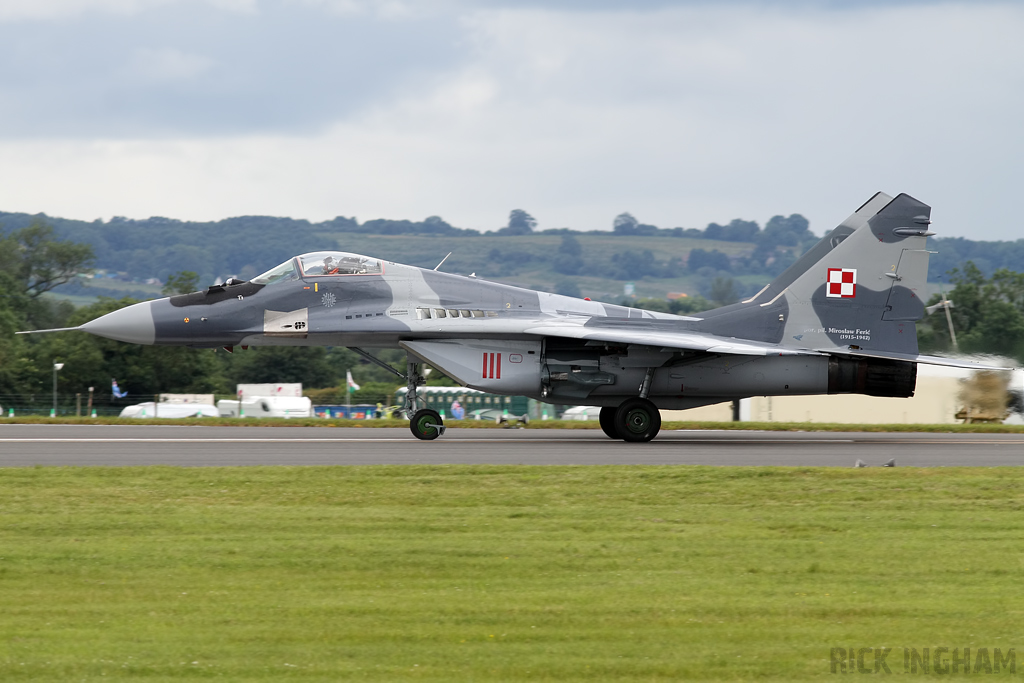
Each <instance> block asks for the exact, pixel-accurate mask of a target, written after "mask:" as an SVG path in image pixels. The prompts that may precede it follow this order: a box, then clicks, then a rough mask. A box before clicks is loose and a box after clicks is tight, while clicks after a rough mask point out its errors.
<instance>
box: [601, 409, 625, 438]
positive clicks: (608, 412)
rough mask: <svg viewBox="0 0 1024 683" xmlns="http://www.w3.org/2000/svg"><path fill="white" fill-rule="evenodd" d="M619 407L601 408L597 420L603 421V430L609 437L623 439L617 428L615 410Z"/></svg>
mask: <svg viewBox="0 0 1024 683" xmlns="http://www.w3.org/2000/svg"><path fill="white" fill-rule="evenodd" d="M617 410H618V408H601V413H600V414H599V415H598V416H597V421H598V422H600V423H601V431H602V432H604V433H605V434H607V435H608V438H609V439H621V438H622V437H621V436H619V432H618V430H617V429H615V412H616V411H617Z"/></svg>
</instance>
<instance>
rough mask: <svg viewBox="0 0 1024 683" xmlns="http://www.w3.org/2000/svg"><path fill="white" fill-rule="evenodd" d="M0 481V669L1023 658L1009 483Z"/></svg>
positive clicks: (411, 672)
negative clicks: (842, 654)
mask: <svg viewBox="0 0 1024 683" xmlns="http://www.w3.org/2000/svg"><path fill="white" fill-rule="evenodd" d="M0 477H2V486H0V515H2V517H0V519H2V520H3V523H2V526H0V601H2V610H3V611H2V614H3V617H2V618H0V680H4V681H10V680H32V681H51V680H52V681H66V680H103V679H105V680H109V679H115V678H120V679H126V680H128V679H130V680H151V681H163V680H167V681H173V680H200V679H210V678H222V679H224V680H240V681H248V680H279V679H280V680H304V681H338V680H378V681H393V680H418V681H470V680H471V681H509V680H538V681H540V680H551V681H577V680H588V681H607V680H615V681H674V680H683V679H687V680H751V679H759V680H772V681H800V680H820V679H829V678H830V674H829V673H828V672H829V654H830V648H831V647H834V646H841V647H846V648H850V647H853V648H861V647H882V646H885V647H893V648H895V649H894V650H893V653H892V655H891V656H890V657H889V666H890V667H891V668H892V670H893V671H894V672H895V673H902V670H903V668H902V654H901V652H902V650H900V649H899V648H902V647H904V646H907V647H916V648H918V649H920V648H923V647H933V648H934V647H937V646H943V647H949V648H950V649H951V650H952V648H954V647H960V648H962V647H971V648H975V651H977V650H976V648H981V647H987V648H989V650H990V651H991V650H992V648H996V647H1002V648H1003V649H1004V651H1005V650H1006V649H1008V648H1011V647H1016V646H1019V645H1020V644H1021V643H1024V621H1022V612H1024V608H1022V606H1021V600H1020V598H1021V592H1022V589H1021V579H1022V573H1024V566H1022V564H1024V553H1022V551H1021V545H1020V539H1021V537H1022V533H1024V529H1022V527H1024V516H1022V509H1024V471H1022V470H1019V469H1011V468H1005V469H1003V468H999V469H980V468H979V469H940V468H935V469H927V470H925V469H909V468H898V469H882V468H875V469H860V470H855V469H839V468H821V469H811V468H711V467H640V466H637V467H543V468H540V467H500V466H446V467H428V466H413V467H404V466H403V467H391V466H376V467H323V468H321V467H305V468H302V467H275V468H269V467H267V468H260V467H246V468H201V469H178V468H167V467H152V468H22V469H5V470H0ZM868 661H869V663H870V659H869V660H868ZM1022 668H1024V667H1022ZM831 678H834V677H831ZM986 678H988V677H986Z"/></svg>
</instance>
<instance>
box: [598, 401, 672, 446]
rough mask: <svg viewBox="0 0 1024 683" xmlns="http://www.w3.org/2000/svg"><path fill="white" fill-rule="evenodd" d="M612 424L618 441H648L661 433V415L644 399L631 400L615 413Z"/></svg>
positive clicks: (654, 406) (655, 407)
mask: <svg viewBox="0 0 1024 683" xmlns="http://www.w3.org/2000/svg"><path fill="white" fill-rule="evenodd" d="M613 424H614V426H615V428H616V430H617V431H618V436H619V438H620V439H625V440H626V441H650V440H651V439H653V438H654V437H656V436H657V435H658V432H659V431H661V413H659V412H658V407H657V406H656V405H654V404H653V403H651V402H650V401H648V400H647V399H646V398H631V399H629V400H628V401H625V402H623V404H622V405H620V406H619V407H618V409H617V410H616V411H615V421H614V423H613ZM606 433H607V432H606Z"/></svg>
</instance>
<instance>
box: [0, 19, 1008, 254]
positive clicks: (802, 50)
mask: <svg viewBox="0 0 1024 683" xmlns="http://www.w3.org/2000/svg"><path fill="white" fill-rule="evenodd" d="M838 4H839V5H842V3H838ZM417 7H418V9H417V10H416V12H418V13H414V14H412V15H404V16H399V15H397V14H392V15H389V16H383V14H382V13H381V12H380V11H378V9H379V8H377V7H376V4H375V3H368V4H360V5H359V6H358V7H353V8H350V9H349V10H346V9H345V8H344V7H340V6H333V5H332V6H330V7H328V6H326V5H323V3H319V4H318V3H314V4H308V3H306V4H303V3H295V4H288V5H282V4H280V3H264V4H261V5H259V6H258V7H257V11H255V12H254V13H252V14H247V15H246V14H232V13H230V12H225V11H223V10H219V9H216V8H211V7H208V6H207V7H206V9H205V10H204V12H205V14H204V15H203V18H204V21H203V22H198V25H199V26H200V27H201V28H198V29H197V28H195V27H192V26H191V24H192V23H193V21H194V19H193V17H192V16H190V17H188V19H187V20H186V19H185V18H183V17H182V16H180V15H178V14H177V13H176V11H175V9H174V8H173V7H162V8H155V9H152V10H148V11H147V12H146V13H144V14H143V15H142V16H140V17H133V18H131V19H125V20H124V22H121V20H111V19H108V20H106V21H104V22H99V23H89V22H91V21H94V20H92V19H88V18H84V19H81V20H79V21H78V22H73V23H72V24H71V25H70V26H72V27H74V30H72V28H70V27H69V28H68V30H67V31H66V32H63V33H62V32H61V31H60V30H58V29H53V32H55V33H56V34H57V37H56V38H53V39H52V40H53V44H54V45H58V46H59V45H60V43H61V40H60V39H66V40H67V41H68V42H69V43H70V44H71V45H72V46H76V47H77V48H79V50H78V51H79V52H80V53H82V54H83V56H80V57H79V58H78V60H77V61H78V62H85V64H82V65H81V67H82V68H81V70H79V71H76V70H74V69H70V71H69V73H67V74H65V73H63V68H64V67H65V66H66V65H68V64H70V63H71V61H73V60H72V59H71V56H70V55H71V54H72V53H73V50H72V49H71V48H70V47H69V48H67V49H66V50H64V51H61V50H57V56H56V57H53V56H52V55H50V56H46V55H45V50H44V51H43V52H44V56H38V57H35V58H30V57H32V56H33V55H36V54H37V53H36V51H34V50H32V49H29V48H30V47H31V44H28V43H25V44H19V45H18V46H17V49H14V50H13V53H14V54H16V55H21V56H22V57H24V59H25V61H23V62H22V64H21V66H16V67H13V68H6V69H5V67H3V66H0V88H2V89H3V92H0V96H2V97H3V98H4V100H5V101H7V102H22V101H28V104H25V105H23V106H21V105H18V106H15V107H13V111H12V108H11V107H8V108H6V109H0V134H5V135H6V140H0V208H3V210H8V211H10V210H30V211H46V212H47V213H50V214H52V215H68V216H72V217H83V218H93V217H96V216H110V215H114V214H119V215H129V216H139V217H145V216H148V215H167V216H174V217H180V218H220V217H224V216H228V215H236V214H254V213H264V214H276V215H291V216H295V217H307V218H313V219H322V218H330V217H333V216H335V215H339V214H344V215H353V214H355V215H357V216H359V217H360V218H363V219H368V218H375V217H380V216H387V217H396V218H397V217H409V218H423V217H425V216H428V215H432V214H439V215H442V216H444V217H445V218H446V219H447V220H449V221H450V222H452V223H453V224H456V225H459V226H464V227H477V228H484V229H490V228H495V227H498V226H500V225H502V224H503V223H504V221H505V219H506V217H507V215H508V211H509V210H510V209H512V208H523V209H526V210H528V211H530V213H532V214H533V215H534V216H536V217H537V218H538V219H539V220H540V222H541V227H542V228H544V227H563V226H568V227H574V228H578V229H594V228H608V227H610V224H611V220H612V218H613V217H614V216H615V215H617V214H618V213H621V212H622V211H630V212H632V213H633V214H634V215H636V216H637V217H638V218H639V219H640V220H642V221H644V222H649V223H654V224H657V225H661V226H665V227H674V226H677V225H682V226H685V227H702V226H703V225H705V224H706V223H707V222H710V221H718V222H722V221H727V220H730V219H732V218H736V217H742V218H747V219H754V220H758V221H761V222H762V223H763V222H764V221H766V220H767V219H768V218H770V217H771V216H772V215H774V214H778V213H782V214H788V213H793V212H800V213H803V214H805V215H807V216H808V217H809V218H810V219H811V221H812V227H813V228H814V229H815V230H816V231H818V232H819V233H820V232H822V231H824V230H826V229H828V228H830V227H831V226H833V225H835V224H836V223H837V222H838V221H840V220H842V219H843V218H845V217H846V216H847V215H848V214H849V213H851V212H852V210H853V209H854V208H856V207H857V206H858V205H859V204H860V203H861V202H862V201H864V200H865V199H867V198H868V197H869V196H870V195H871V194H872V193H873V192H875V191H876V190H884V191H886V192H889V193H896V192H901V191H905V192H909V193H911V194H914V195H915V196H917V197H918V198H919V199H921V200H923V201H925V202H927V203H931V204H933V205H934V206H935V209H936V210H935V214H934V217H935V220H936V228H937V230H938V231H939V232H940V234H944V235H949V234H961V235H968V236H973V237H976V238H977V237H987V238H990V239H994V238H997V237H1001V238H1006V239H1015V238H1016V237H1017V236H1018V235H1017V229H1016V227H1015V225H1014V222H1013V221H1014V220H1015V213H1016V212H1015V205H1014V204H1013V203H1011V201H1010V198H1011V197H1015V195H1016V191H1017V190H1016V184H1017V183H1016V178H1019V177H1020V174H1021V170H1022V169H1021V161H1020V159H1021V158H1024V154H1022V152H1024V149H1022V146H1024V145H1022V139H1021V136H1020V134H1019V133H1018V131H1017V128H1018V121H1019V120H1021V118H1022V114H1024V111H1022V109H1024V87H1021V86H1022V85H1024V83H1022V82H1021V81H1022V79H1024V46H1022V44H1021V43H1020V41H1019V40H1018V36H1019V35H1020V33H1021V31H1022V29H1024V10H1022V9H1019V8H1018V7H1017V6H1015V5H1009V4H1000V3H991V4H989V3H972V4H969V5H968V4H955V3H941V4H920V3H916V4H905V3H903V4H897V5H892V6H890V5H888V4H886V5H870V4H869V5H860V4H856V5H843V6H841V7H838V8H837V7H836V4H833V5H831V6H822V5H789V4H786V3H755V4H748V3H744V4H739V3H715V4H713V5H710V4H704V3H682V4H675V5H672V6H666V5H665V4H664V3H652V4H648V5H645V6H644V9H643V11H630V10H627V9H624V8H623V7H622V6H621V5H617V6H614V7H610V6H609V8H607V9H603V10H597V11H595V10H592V9H586V8H582V7H581V6H572V3H568V4H566V3H560V4H558V5H554V7H555V9H551V8H550V7H548V6H537V5H532V6H531V5H527V6H525V7H523V6H520V5H516V6H514V7H512V6H508V5H506V4H499V3H491V4H480V3H474V4H469V5H467V4H462V3H457V4H455V3H449V4H445V3H433V4H429V5H427V6H423V5H418V6H417ZM423 7H426V9H423ZM560 8H561V9H560ZM83 22H84V23H83ZM86 24H87V25H88V26H89V27H92V28H95V31H92V32H85V33H84V35H88V36H90V43H91V46H92V47H94V48H95V50H96V51H97V52H98V55H96V56H93V57H90V56H89V52H90V51H89V50H85V51H84V53H83V51H82V50H81V49H80V48H81V44H76V43H75V39H74V36H76V35H79V34H82V32H81V31H80V29H81V28H82V27H83V26H84V25H86ZM129 29H131V30H129ZM3 30H4V29H3V27H2V26H0V39H3V38H4V35H3ZM133 32H134V34H135V35H134V36H133V38H132V40H130V41H129V40H122V41H119V40H118V39H116V35H117V34H121V33H133ZM39 35H41V34H39ZM39 35H37V36H36V37H37V38H38V37H39ZM172 36H174V38H173V39H172ZM8 37H10V35H9V36H8ZM111 43H112V44H111ZM108 45H109V47H107V48H104V46H108ZM147 50H148V52H147ZM125 54H128V55H134V61H131V62H130V63H129V66H127V67H126V66H125V63H124V58H123V55H125ZM140 65H141V66H140ZM143 67H146V68H143ZM143 75H145V77H143ZM37 76H38V77H37ZM8 94H10V95H11V96H12V97H8ZM13 96H17V97H13ZM62 108H64V109H67V108H70V109H71V110H72V111H70V112H67V111H61V109H62Z"/></svg>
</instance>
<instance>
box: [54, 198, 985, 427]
mask: <svg viewBox="0 0 1024 683" xmlns="http://www.w3.org/2000/svg"><path fill="white" fill-rule="evenodd" d="M930 216H931V208H930V207H928V206H927V205H925V204H923V203H921V202H919V201H918V200H916V199H914V198H912V197H910V196H908V195H906V194H901V195H899V196H897V197H895V198H893V197H890V196H888V195H886V194H883V193H878V194H876V195H874V196H873V197H872V198H871V199H869V200H868V201H867V202H866V203H865V204H864V205H863V206H861V207H860V208H859V209H857V211H855V212H854V213H853V215H851V216H850V217H849V218H847V219H846V220H845V221H843V222H842V223H840V224H839V225H838V227H836V228H835V229H834V230H832V231H831V232H830V233H829V234H828V235H826V236H825V237H824V238H823V239H822V240H821V241H820V242H818V243H817V244H816V245H815V246H814V247H813V248H811V249H810V250H809V251H808V252H807V253H805V254H804V255H803V256H802V257H801V258H800V259H799V260H797V261H796V262H795V263H794V264H793V265H792V266H790V267H789V268H788V269H787V270H786V271H785V272H783V273H782V274H781V275H780V276H779V277H778V278H776V279H775V280H774V281H773V282H772V283H770V284H769V285H767V286H765V287H764V288H763V289H762V290H761V291H759V292H758V293H757V294H755V295H754V296H752V297H750V298H748V299H746V300H744V301H741V302H739V303H736V304H732V305H729V306H724V307H722V308H718V309H715V310H711V311H706V312H703V313H700V314H698V315H694V316H677V315H670V314H667V313H656V312H652V311H645V310H640V309H635V308H629V307H625V306H617V305H612V304H606V303H599V302H596V301H589V300H586V299H576V298H572V297H567V296H559V295H557V294H548V293H545V292H535V291H531V290H527V289H521V288H518V287H512V286H509V285H504V284H499V283H495V282H488V281H486V280H483V279H480V278H477V277H474V276H472V275H470V276H468V277H467V276H462V275H454V274H449V273H445V272H439V271H437V270H436V269H435V270H428V269H424V268H417V267H414V266H407V265H402V264H399V263H392V262H390V261H385V260H382V259H378V258H373V257H368V256H360V255H357V254H351V253H345V252H338V251H320V252H314V253H309V254H302V255H300V256H296V257H294V258H290V259H288V260H287V261H285V262H284V263H282V264H280V265H278V266H275V267H274V268H271V269H270V270H268V271H267V272H265V273H263V274H262V275H260V276H258V277H254V278H253V279H252V280H247V281H242V280H236V279H228V280H227V281H226V282H224V283H222V284H215V285H212V286H210V287H209V288H208V289H206V290H205V291H199V292H193V293H192V294H184V295H180V296H172V297H169V298H164V299H157V300H154V301H146V302H143V303H138V304H135V305H132V306H128V307H126V308H123V309H121V310H118V311H114V312H113V313H108V314H107V315H104V316H102V317H100V318H97V319H96V320H93V321H90V322H88V323H85V324H84V325H81V326H79V327H74V328H64V329H63V330H40V331H44V332H46V331H66V330H79V331H83V332H88V333H90V334H95V335H98V336H101V337H106V338H109V339H116V340H119V341H123V342H129V343H134V344H155V345H166V346H192V347H227V348H229V349H231V348H233V347H235V346H241V347H243V348H244V347H248V346H281V345H285V346H345V347H349V348H351V349H353V350H354V351H356V352H357V353H359V354H361V355H362V356H364V357H366V358H367V359H369V360H371V361H373V362H375V363H377V364H379V365H381V366H383V367H385V368H387V369H389V370H391V371H392V372H394V373H395V374H397V375H398V376H400V377H402V379H403V380H404V381H405V382H406V384H407V385H408V399H407V400H408V402H409V405H410V414H411V415H412V417H411V420H410V429H411V431H412V433H413V434H414V435H415V436H416V437H417V438H419V439H424V440H430V439H435V438H437V437H438V436H441V435H442V434H443V433H444V430H445V427H444V423H443V421H442V419H441V416H440V415H439V414H438V413H437V412H435V411H433V410H431V409H429V408H426V407H425V406H424V404H423V402H422V400H421V399H420V398H419V397H418V396H417V394H416V389H417V387H419V386H421V385H422V384H423V383H424V377H423V364H429V365H431V366H433V367H435V368H437V369H439V370H440V371H441V372H443V373H444V374H446V375H448V376H449V377H451V378H452V379H454V380H455V381H457V382H458V383H459V384H461V385H463V386H467V387H471V388H473V389H480V390H483V391H487V392H492V393H497V394H509V395H524V396H529V397H531V398H535V399H537V400H539V401H545V402H548V403H560V404H566V403H572V404H578V403H586V404H588V405H597V406H601V413H600V424H601V428H602V429H603V430H604V432H605V434H607V435H608V436H609V437H611V438H613V439H622V440H624V441H629V442H645V441H650V440H651V439H653V438H654V437H655V436H656V435H657V434H658V431H659V430H660V429H661V417H660V413H659V408H661V409H686V408H696V407H698V406H703V405H709V404H713V403H720V402H723V401H729V400H734V399H739V398H745V397H749V396H790V395H798V394H804V395H807V394H847V393H855V394H867V395H870V396H891V397H909V396H913V394H914V389H915V385H916V382H917V364H918V363H933V364H939V365H955V366H968V367H981V366H975V365H972V364H970V363H964V362H961V361H957V360H952V359H945V358H938V357H926V356H922V355H920V354H919V353H918V347H917V334H916V329H915V321H917V320H919V319H920V318H921V317H922V315H923V314H924V299H925V298H926V290H925V284H926V276H927V273H928V255H929V252H928V250H927V248H926V241H927V237H928V236H929V235H932V234H934V233H932V232H931V231H930V230H929V224H930V223H931V220H930ZM374 348H400V349H404V350H405V352H406V354H407V363H406V372H405V373H401V372H399V371H397V370H394V369H393V368H391V366H389V365H387V364H385V363H383V362H382V361H380V360H379V359H378V358H376V357H375V356H373V355H372V353H371V352H370V351H368V350H367V349H374Z"/></svg>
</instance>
